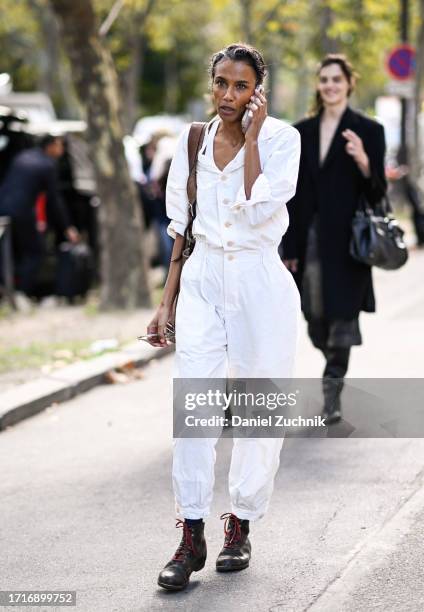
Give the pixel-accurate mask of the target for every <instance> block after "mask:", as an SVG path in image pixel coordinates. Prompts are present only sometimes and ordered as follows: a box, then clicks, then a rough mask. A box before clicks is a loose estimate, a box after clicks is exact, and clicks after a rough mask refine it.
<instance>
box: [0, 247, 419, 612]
mask: <svg viewBox="0 0 424 612" xmlns="http://www.w3.org/2000/svg"><path fill="white" fill-rule="evenodd" d="M423 263H424V254H421V253H420V254H417V255H416V256H414V258H413V260H412V262H411V264H410V266H409V268H408V269H405V270H403V271H402V270H401V271H399V272H395V273H393V274H391V275H389V274H387V275H384V273H381V274H379V275H377V277H378V278H377V282H378V294H377V297H378V300H379V302H380V314H379V316H376V317H372V316H371V315H369V316H366V317H364V318H363V321H362V328H363V332H364V337H365V341H366V344H365V346H364V347H362V348H357V349H354V355H353V360H352V367H351V371H350V374H351V375H352V376H376V377H380V376H387V377H391V376H416V377H417V376H422V367H423V361H424V360H423V359H422V352H423V351H422V338H423V337H424V334H423V332H424V290H423V289H422V288H421V287H420V286H419V283H420V279H421V278H422V267H423ZM421 285H422V283H421ZM171 366H172V357H170V358H166V359H164V360H163V361H161V362H154V363H153V364H152V365H150V366H149V367H148V368H146V371H145V378H144V380H141V381H138V382H134V383H131V384H129V385H124V386H122V385H115V386H104V387H99V388H97V389H94V390H92V391H90V392H89V393H86V394H85V395H82V396H80V397H78V398H76V399H75V400H72V401H70V402H68V403H66V404H63V405H61V406H59V407H56V408H52V409H49V410H48V411H46V412H45V413H43V414H39V415H37V416H35V417H33V418H32V419H29V420H27V421H25V422H22V423H20V424H18V425H16V426H15V427H12V428H10V429H8V430H6V431H5V432H2V433H1V434H0V468H1V484H0V516H1V522H0V550H1V552H2V554H1V555H0V588H1V589H3V590H5V589H26V590H28V589H38V590H41V589H61V590H66V589H71V590H76V591H77V601H78V604H77V610H81V611H87V612H97V611H99V612H103V611H104V612H109V611H119V612H121V611H125V612H127V611H131V612H132V611H143V612H144V611H146V612H147V611H149V612H150V611H151V610H152V611H154V610H170V611H172V612H174V611H176V610H181V611H183V610H184V611H193V612H195V611H196V612H197V611H199V610H201V611H202V612H203V611H211V612H215V611H217V612H218V611H220V610H223V609H225V610H229V611H230V612H232V611H236V610H237V611H238V610H242V611H243V610H249V611H250V610H251V609H252V608H256V609H258V610H264V611H268V610H270V611H272V612H277V611H278V612H280V611H296V612H297V611H299V612H300V611H304V610H309V609H310V610H314V611H315V610H322V611H324V612H340V611H346V612H351V611H353V610H355V612H356V611H364V612H365V611H368V610H385V611H387V610H393V611H395V610H396V612H398V611H401V612H403V611H405V612H406V611H408V612H410V611H412V612H415V611H416V612H418V611H420V612H421V611H422V609H423V608H424V586H423V580H422V575H423V569H424V568H423V560H422V559H423V555H422V543H423V536H424V521H423V519H424V488H423V478H424V441H423V440H421V439H397V440H395V439H317V438H315V439H313V438H312V439H287V440H286V441H285V442H284V447H283V452H282V457H281V467H280V470H279V473H278V476H277V479H276V484H275V495H274V498H273V503H272V506H271V510H270V512H269V515H268V517H267V520H266V521H261V522H259V523H257V524H256V525H254V526H253V528H252V544H253V559H252V563H251V567H250V568H249V569H248V570H246V571H244V572H241V573H239V574H235V575H225V574H224V575H220V574H217V573H216V572H215V571H214V561H215V556H216V554H217V553H218V552H219V550H220V548H221V545H222V540H223V528H222V523H221V522H220V521H219V514H220V513H222V512H225V511H228V509H229V505H228V495H227V490H226V474H227V471H228V466H229V460H230V452H231V441H230V440H222V441H221V442H220V444H219V446H218V460H217V468H216V490H215V498H214V503H213V508H212V515H211V517H210V519H209V520H208V522H207V540H208V546H209V559H208V563H207V565H206V567H205V569H204V570H202V572H200V573H199V574H195V575H194V576H193V580H192V581H191V584H190V587H189V588H188V589H187V590H186V591H185V592H183V593H179V594H169V593H166V592H163V591H161V590H159V589H158V588H157V587H156V577H157V573H158V571H159V570H160V568H161V567H162V565H163V564H164V563H165V562H166V561H167V560H168V558H169V557H170V555H171V554H172V553H173V552H174V549H175V547H176V545H177V542H178V540H179V537H180V530H178V531H177V530H176V529H175V528H174V521H173V500H172V494H171V482H170V462H171V445H170V438H171V409H170V405H171V403H170V398H171V380H170V377H171ZM321 367H322V361H321V358H320V356H319V354H318V353H315V352H314V351H313V350H312V349H311V348H310V346H309V344H308V341H307V339H306V337H305V335H303V337H302V340H301V343H300V355H299V365H298V372H297V374H298V375H299V376H319V374H320V370H321ZM15 609H18V608H15ZM22 609H23V610H30V609H34V610H35V608H22ZM40 609H41V608H38V610H40ZM50 609H51V608H50Z"/></svg>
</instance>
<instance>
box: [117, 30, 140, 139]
mask: <svg viewBox="0 0 424 612" xmlns="http://www.w3.org/2000/svg"><path fill="white" fill-rule="evenodd" d="M128 50H129V53H130V57H131V59H130V64H129V66H128V68H127V69H126V70H125V71H124V72H122V74H120V75H119V76H120V78H119V82H120V86H121V90H122V91H125V96H124V99H123V101H122V102H123V109H122V110H123V112H122V121H123V124H124V128H125V132H126V133H127V134H130V133H131V132H132V129H133V127H134V123H135V122H136V120H137V119H138V112H137V111H138V103H137V102H138V94H139V92H138V85H139V82H140V78H141V68H142V53H143V48H142V39H141V36H140V33H139V32H137V33H131V35H130V36H129V42H128Z"/></svg>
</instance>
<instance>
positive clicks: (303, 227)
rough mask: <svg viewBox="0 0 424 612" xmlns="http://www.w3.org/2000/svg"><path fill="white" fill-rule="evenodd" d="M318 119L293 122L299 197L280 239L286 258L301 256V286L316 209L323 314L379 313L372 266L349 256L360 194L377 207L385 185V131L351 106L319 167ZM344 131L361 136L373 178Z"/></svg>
mask: <svg viewBox="0 0 424 612" xmlns="http://www.w3.org/2000/svg"><path fill="white" fill-rule="evenodd" d="M319 122H320V115H316V116H315V117H312V118H310V119H305V120H303V121H300V122H299V123H297V124H296V125H295V127H296V128H297V129H298V130H299V132H300V135H301V143H302V153H301V160H300V168H299V179H298V183H297V191H296V195H295V196H294V198H293V199H292V200H290V202H289V203H288V211H289V216H290V225H289V229H288V231H287V233H286V234H285V236H284V237H283V241H282V247H283V257H284V259H298V260H299V267H298V272H297V273H296V274H295V275H294V278H295V280H296V283H297V285H298V287H299V289H301V286H302V276H303V270H304V266H305V255H306V246H307V236H308V231H309V228H310V225H311V223H312V220H313V216H314V213H315V212H317V213H318V245H319V254H320V260H321V269H322V287H323V304H324V315H325V317H326V318H327V319H329V320H334V319H353V318H356V317H357V316H358V315H359V312H360V311H361V310H364V311H367V312H374V311H375V299H374V291H373V286H372V276H371V268H370V267H369V266H366V265H364V264H361V263H358V262H356V261H355V260H354V259H353V258H352V257H351V256H350V255H349V243H350V238H351V226H352V218H353V216H354V214H355V211H356V210H357V208H358V206H359V205H360V201H361V198H363V197H364V196H365V197H366V199H367V201H368V202H369V204H370V205H371V206H374V205H375V204H376V203H377V202H378V201H379V200H380V199H381V197H382V195H383V194H384V191H385V189H386V181H385V176H384V155H385V139H384V129H383V127H382V126H381V125H380V124H379V123H377V122H376V121H373V120H372V119H369V118H368V117H365V116H364V115H362V114H359V113H358V112H355V111H353V110H352V109H351V108H349V107H348V108H347V109H346V111H345V112H344V113H343V115H342V117H341V120H340V123H339V125H338V127H337V130H336V132H335V135H334V138H333V140H332V142H331V145H330V148H329V150H328V154H327V157H326V158H325V160H324V163H323V165H322V166H321V167H320V164H319V145H320V143H319V138H320V136H319ZM345 129H351V130H352V131H354V132H355V133H356V134H358V136H360V137H361V138H362V142H363V144H364V149H365V151H366V153H367V155H368V157H369V160H370V170H371V177H370V178H369V179H366V178H365V177H364V176H363V175H362V174H361V172H360V170H359V168H358V167H357V165H356V163H355V161H354V160H353V158H352V157H351V156H350V155H349V154H348V153H347V152H346V150H345V146H346V143H347V141H346V139H345V138H343V136H342V132H343V131H344V130H345Z"/></svg>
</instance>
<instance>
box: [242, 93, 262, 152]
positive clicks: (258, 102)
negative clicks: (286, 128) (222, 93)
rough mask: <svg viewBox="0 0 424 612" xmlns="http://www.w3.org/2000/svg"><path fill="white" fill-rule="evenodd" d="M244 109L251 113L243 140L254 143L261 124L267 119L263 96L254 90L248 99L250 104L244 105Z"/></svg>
mask: <svg viewBox="0 0 424 612" xmlns="http://www.w3.org/2000/svg"><path fill="white" fill-rule="evenodd" d="M246 109H247V110H250V111H251V113H252V118H251V121H250V123H249V127H248V128H247V130H246V134H245V139H246V140H249V139H250V140H253V141H256V140H257V139H258V136H259V132H260V131H261V127H262V125H263V122H264V121H265V119H266V117H267V100H266V98H265V96H264V94H263V93H261V92H260V91H259V90H257V89H255V93H254V94H253V96H251V97H250V102H249V104H247V105H246Z"/></svg>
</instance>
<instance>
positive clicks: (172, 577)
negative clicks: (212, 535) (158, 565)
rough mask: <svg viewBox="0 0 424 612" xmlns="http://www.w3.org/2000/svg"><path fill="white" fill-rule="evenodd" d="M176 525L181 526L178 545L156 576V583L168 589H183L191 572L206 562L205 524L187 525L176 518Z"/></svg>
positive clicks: (200, 567)
mask: <svg viewBox="0 0 424 612" xmlns="http://www.w3.org/2000/svg"><path fill="white" fill-rule="evenodd" d="M176 527H182V528H183V536H182V538H181V542H180V545H179V546H178V548H177V550H176V551H175V554H174V556H173V557H172V559H171V560H170V561H169V562H168V563H167V564H166V565H165V567H164V568H163V570H162V571H161V573H160V574H159V578H158V585H159V586H161V587H162V588H164V589H168V590H169V591H180V590H181V589H184V588H185V587H186V586H187V584H188V582H189V580H190V575H191V573H192V572H198V571H199V570H201V569H202V568H203V567H204V566H205V562H206V540H205V536H204V528H205V524H204V523H203V521H202V522H201V523H199V524H197V525H193V526H189V525H187V523H185V522H184V521H180V520H178V521H177V523H176Z"/></svg>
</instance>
